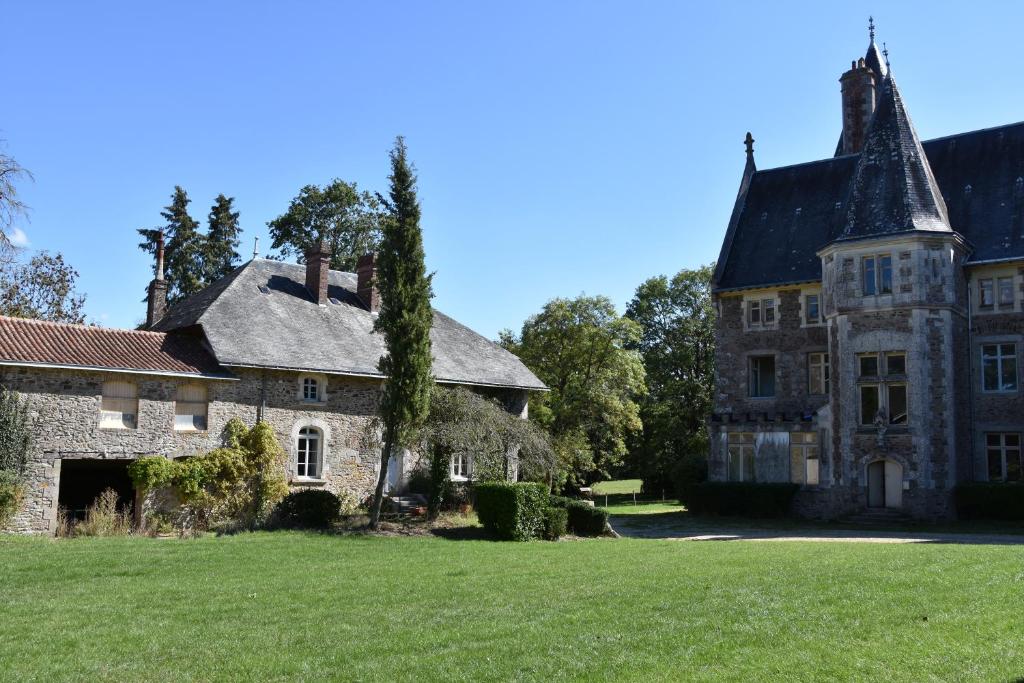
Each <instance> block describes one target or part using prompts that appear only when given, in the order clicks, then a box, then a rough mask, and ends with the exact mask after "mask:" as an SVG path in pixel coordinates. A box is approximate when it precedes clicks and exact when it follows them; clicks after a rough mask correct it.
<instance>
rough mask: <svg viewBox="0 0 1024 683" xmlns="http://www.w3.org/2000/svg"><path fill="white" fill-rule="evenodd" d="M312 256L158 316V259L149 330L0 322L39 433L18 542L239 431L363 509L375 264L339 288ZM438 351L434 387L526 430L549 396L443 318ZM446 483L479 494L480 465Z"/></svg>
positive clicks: (256, 272)
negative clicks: (255, 432)
mask: <svg viewBox="0 0 1024 683" xmlns="http://www.w3.org/2000/svg"><path fill="white" fill-rule="evenodd" d="M306 256H307V258H306V265H305V266H302V265H294V264H289V263H281V262H278V261H269V260H262V259H254V260H252V261H249V262H248V263H246V264H245V265H243V266H241V267H239V268H238V269H236V270H235V271H234V272H232V273H231V274H230V275H228V276H226V277H224V278H222V279H221V280H219V281H217V282H215V283H213V284H212V285H210V286H209V287H207V288H206V289H204V290H203V291H201V292H199V293H198V294H196V295H195V296H193V297H191V298H189V299H186V300H184V301H181V302H180V303H178V304H176V305H174V306H172V307H170V308H169V309H166V310H165V303H164V302H165V300H166V282H165V281H164V280H163V276H162V270H163V269H162V250H161V251H160V252H159V254H158V266H157V277H156V279H155V280H154V281H153V282H152V284H151V285H150V296H149V302H148V303H149V305H148V313H147V325H146V328H147V329H146V330H116V329H106V328H100V327H88V326H84V325H68V324H58V323H48V322H40V321H33V320H21V319H14V318H2V317H0V384H2V385H3V386H5V387H8V388H10V389H13V390H16V391H18V392H19V393H20V394H22V395H23V396H25V397H27V398H28V400H29V402H30V409H31V413H32V415H33V416H34V419H35V423H34V424H35V429H34V433H35V437H34V441H33V444H32V447H31V451H30V454H29V467H28V495H27V497H26V501H25V505H24V507H23V510H22V511H21V513H20V514H18V515H17V516H16V517H15V519H14V522H13V529H14V530H16V531H21V532H35V533H53V532H54V530H55V522H56V518H57V510H58V508H59V507H64V508H65V509H68V510H70V511H71V512H72V513H74V512H76V511H81V510H82V509H83V508H84V507H85V506H86V505H88V504H90V503H91V502H92V500H93V499H94V498H95V497H96V495H98V493H99V492H100V491H102V490H103V489H104V488H108V487H110V488H114V489H115V490H117V491H118V492H119V494H120V495H121V497H122V500H124V501H126V502H127V501H130V500H131V499H132V495H133V491H132V486H131V482H130V480H129V478H128V476H127V465H128V463H129V462H131V461H132V460H133V459H135V458H139V457H142V456H145V455H164V456H166V457H169V458H176V457H182V456H188V455H193V454H196V453H201V452H205V451H209V450H211V449H213V448H216V447H218V446H219V445H220V444H221V434H222V431H223V428H224V426H225V424H226V423H227V421H228V420H230V419H231V418H233V417H238V418H241V419H242V420H243V421H244V422H246V423H247V424H250V425H251V424H254V423H255V422H256V421H257V420H264V421H266V422H268V423H269V424H270V425H271V426H272V427H273V428H274V430H275V431H276V433H277V436H278V439H279V440H280V442H281V444H282V445H283V446H284V448H285V450H286V451H287V453H288V462H287V465H286V470H287V471H286V476H287V479H288V481H289V484H290V485H291V486H294V487H306V488H308V487H318V488H324V489H327V490H331V491H334V492H336V493H339V494H340V493H346V494H348V495H350V496H352V497H355V498H356V499H360V500H361V499H363V498H365V497H366V496H368V495H369V494H370V493H371V492H372V490H373V487H374V485H375V484H376V477H377V474H378V472H379V469H378V468H379V461H380V456H379V452H377V451H376V450H375V449H374V448H373V447H372V446H369V445H367V444H368V441H367V439H366V435H367V433H368V431H371V430H370V429H369V428H368V425H369V424H370V423H371V421H372V419H373V417H374V416H375V414H376V410H377V402H378V399H379V395H380V389H381V385H382V379H383V377H382V375H381V373H380V372H379V371H378V370H377V361H378V359H379V358H380V356H381V355H382V354H383V351H384V343H383V338H382V337H381V336H380V335H378V334H375V333H374V332H373V323H374V318H375V315H376V311H377V309H378V303H379V299H378V295H377V293H376V291H375V290H374V288H373V286H372V279H373V271H374V262H373V257H372V256H366V257H363V258H362V259H360V261H359V268H358V273H343V272H338V271H332V270H329V266H328V264H329V262H330V254H329V253H328V252H327V250H326V248H325V247H320V248H317V249H314V250H312V251H311V252H309V253H307V255H306ZM431 340H432V343H433V354H434V358H433V373H434V377H435V380H436V381H437V382H438V383H442V384H448V385H463V386H467V387H470V388H473V389H474V390H478V391H481V392H484V393H487V394H488V395H490V396H493V397H495V398H497V399H499V400H501V401H502V402H503V404H504V405H505V406H506V407H507V408H508V410H510V411H512V412H513V413H515V414H519V415H521V416H522V417H524V418H525V417H526V410H527V399H528V394H529V392H531V391H537V390H543V389H544V385H543V384H542V383H541V382H540V381H539V380H538V379H537V378H536V376H534V375H533V373H531V372H530V371H529V370H528V369H527V368H526V367H525V366H524V365H523V364H522V363H521V362H520V361H519V359H518V358H516V357H515V356H514V355H512V354H510V353H509V352H507V351H505V350H504V349H502V348H501V347H500V346H498V345H496V344H494V343H493V342H491V341H489V340H487V339H485V338H484V337H482V336H480V335H478V334H476V333H475V332H473V331H472V330H470V329H469V328H467V327H465V326H463V325H461V324H459V323H458V322H456V321H455V320H453V319H451V318H449V317H447V316H445V315H444V314H442V313H440V312H436V311H435V313H434V322H433V328H432V330H431ZM413 465H414V456H413V455H411V454H409V453H402V454H398V455H396V456H395V457H393V458H392V459H391V463H390V464H389V467H388V478H387V485H388V489H389V490H390V491H394V490H400V489H401V488H402V487H403V485H404V482H405V478H406V476H407V474H408V473H409V471H410V469H411V468H412V467H413ZM452 475H453V478H454V479H456V480H460V479H462V480H465V479H467V478H470V477H471V476H472V461H471V459H468V460H467V459H466V458H459V459H458V461H457V462H453V463H452Z"/></svg>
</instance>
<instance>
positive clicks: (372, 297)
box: [356, 253, 380, 313]
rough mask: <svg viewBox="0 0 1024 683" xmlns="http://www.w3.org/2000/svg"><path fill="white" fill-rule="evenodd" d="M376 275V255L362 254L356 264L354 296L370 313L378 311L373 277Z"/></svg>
mask: <svg viewBox="0 0 1024 683" xmlns="http://www.w3.org/2000/svg"><path fill="white" fill-rule="evenodd" d="M376 274H377V255H376V254H374V253H370V254H363V255H362V256H360V257H359V261H357V262H356V281H357V285H356V295H357V296H358V297H359V300H360V301H362V302H363V305H364V306H366V307H367V308H368V309H370V313H376V312H377V311H379V310H380V292H378V291H377V285H376V283H375V282H374V277H376Z"/></svg>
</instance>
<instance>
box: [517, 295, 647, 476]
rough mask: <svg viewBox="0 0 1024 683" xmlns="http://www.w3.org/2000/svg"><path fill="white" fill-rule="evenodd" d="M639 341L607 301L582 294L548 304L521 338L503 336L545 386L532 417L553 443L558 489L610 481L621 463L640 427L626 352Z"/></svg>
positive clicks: (631, 360)
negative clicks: (597, 481) (630, 438)
mask: <svg viewBox="0 0 1024 683" xmlns="http://www.w3.org/2000/svg"><path fill="white" fill-rule="evenodd" d="M639 340H640V327H639V325H637V324H636V322H634V321H633V320H630V319H629V318H625V317H622V316H619V315H618V313H616V311H615V306H614V305H613V304H612V302H611V301H610V300H609V299H608V298H606V297H603V296H585V295H584V296H579V297H577V298H575V299H561V298H559V299H553V300H551V301H549V302H548V303H547V304H546V305H545V306H544V308H543V309H542V310H541V312H540V313H538V314H537V315H534V316H532V317H530V318H529V319H527V320H526V322H525V323H523V328H522V332H521V333H520V334H519V335H514V334H513V333H512V332H510V331H507V330H506V331H504V332H502V333H501V340H500V341H501V345H502V346H504V347H505V348H506V349H508V350H509V351H511V352H512V353H515V354H516V355H517V356H519V357H520V358H521V359H522V361H523V362H524V363H525V364H526V366H527V367H529V368H530V369H531V370H532V371H533V372H534V373H535V374H536V375H537V376H538V377H539V378H540V379H541V381H543V382H544V383H545V384H546V385H547V386H548V387H549V388H550V392H547V393H535V394H533V396H532V397H531V399H530V418H531V419H532V420H534V421H535V422H537V423H538V424H540V425H541V426H543V427H544V428H545V429H547V430H548V432H549V434H551V437H552V439H553V442H554V446H555V451H556V452H557V454H558V458H559V472H558V475H557V480H556V481H555V484H556V485H559V484H567V485H569V486H571V487H577V486H583V485H585V484H588V483H591V482H593V481H595V480H597V479H606V478H609V477H611V476H612V473H613V472H614V471H615V470H616V468H617V467H618V466H619V465H620V464H621V463H622V462H623V458H624V456H625V454H626V450H627V449H626V439H627V438H628V437H629V436H630V435H631V434H633V433H635V432H638V431H639V430H640V428H641V423H640V414H639V407H638V405H637V402H636V401H637V399H638V398H639V397H641V396H642V395H643V394H644V392H645V385H644V367H643V364H642V362H641V359H640V355H639V353H638V352H637V351H636V350H634V349H633V348H632V347H633V346H635V345H636V344H637V343H638V342H639Z"/></svg>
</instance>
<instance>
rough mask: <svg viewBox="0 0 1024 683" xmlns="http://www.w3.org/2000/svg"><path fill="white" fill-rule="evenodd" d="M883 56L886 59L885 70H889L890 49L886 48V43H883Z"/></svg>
mask: <svg viewBox="0 0 1024 683" xmlns="http://www.w3.org/2000/svg"><path fill="white" fill-rule="evenodd" d="M882 56H883V57H885V68H886V69H888V68H889V48H887V47H886V46H885V43H882Z"/></svg>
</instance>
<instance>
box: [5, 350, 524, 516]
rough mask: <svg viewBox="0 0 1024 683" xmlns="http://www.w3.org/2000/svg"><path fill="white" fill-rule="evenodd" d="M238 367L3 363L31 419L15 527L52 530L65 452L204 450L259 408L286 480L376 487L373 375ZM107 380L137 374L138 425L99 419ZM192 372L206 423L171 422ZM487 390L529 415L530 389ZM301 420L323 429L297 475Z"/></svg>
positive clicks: (412, 460) (409, 462) (402, 470)
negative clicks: (229, 372)
mask: <svg viewBox="0 0 1024 683" xmlns="http://www.w3.org/2000/svg"><path fill="white" fill-rule="evenodd" d="M234 375H235V377H236V378H237V379H234V380H211V379H201V380H196V379H194V378H185V377H165V376H156V375H143V374H118V373H110V372H95V371H85V370H63V369H46V368H29V367H5V368H2V369H0V384H2V385H3V386H6V387H8V388H10V389H13V390H15V391H17V392H19V393H20V394H22V395H23V396H24V397H26V398H27V399H28V401H29V405H30V413H31V415H32V417H33V419H34V421H35V429H34V440H33V443H32V446H31V449H30V453H29V466H28V471H27V489H28V491H27V496H26V500H25V505H24V507H23V510H22V511H21V513H19V514H18V515H17V516H16V517H15V519H14V521H13V523H12V530H14V531H18V532H32V533H53V532H54V530H55V528H56V519H57V507H58V506H57V501H58V493H59V488H60V472H61V462H62V461H65V460H67V459H71V458H77V459H101V460H102V459H119V460H133V459H136V458H139V457H142V456H146V455H163V456H166V457H168V458H175V457H181V456H189V455H195V454H198V453H204V452H207V451H209V450H212V449H214V448H217V447H219V446H220V445H222V434H223V430H224V427H225V425H226V424H227V422H228V421H229V420H230V419H231V418H233V417H237V418H239V419H241V420H242V421H243V422H245V423H246V424H247V425H250V426H251V425H253V424H255V423H256V421H257V420H258V419H260V416H262V419H263V420H265V421H266V422H267V423H268V424H270V425H271V426H272V427H273V428H274V431H275V433H276V434H277V438H278V440H279V442H280V443H281V445H282V447H283V448H284V449H285V451H286V453H287V455H288V458H287V463H286V465H285V474H286V477H287V478H288V481H289V484H290V485H291V486H294V487H300V488H323V489H327V490H330V491H332V492H334V493H337V494H339V495H347V496H350V497H352V498H355V499H357V500H360V501H361V500H363V499H365V498H366V497H367V496H369V495H370V494H371V493H372V491H373V488H374V486H375V485H376V477H377V472H378V471H379V469H378V467H379V458H380V452H379V451H378V450H377V449H376V447H375V444H374V443H373V442H374V439H373V438H372V432H371V429H372V421H373V417H374V416H375V415H376V410H377V402H378V400H379V397H380V388H381V383H380V381H379V380H375V379H363V378H356V377H343V376H337V375H331V376H327V375H319V374H308V373H296V372H286V371H276V370H266V371H264V370H258V369H236V370H235V371H234ZM304 377H315V378H316V379H318V380H319V381H320V382H325V383H326V384H325V386H326V390H325V391H324V392H323V393H322V395H321V397H320V399H321V400H317V401H305V400H303V398H302V385H301V380H302V379H303V378H304ZM105 380H124V381H130V382H134V383H135V384H136V386H137V390H138V399H139V401H138V404H139V405H138V417H137V421H136V424H137V426H136V428H135V429H101V428H100V405H101V394H102V387H103V382H104V381H105ZM194 382H199V383H202V384H203V385H204V386H206V388H207V397H208V400H209V409H208V416H207V429H206V430H205V431H180V430H175V429H174V397H175V393H176V390H177V387H178V385H179V384H181V383H194ZM485 393H486V394H487V395H489V396H492V397H494V398H497V399H499V400H501V401H502V403H503V404H504V405H506V407H507V408H508V409H509V410H510V412H512V413H513V414H517V415H520V416H522V417H524V418H525V416H526V405H527V398H528V392H526V391H523V390H512V389H489V390H487V391H486V392H485ZM303 427H315V428H316V429H318V430H320V432H321V434H322V436H323V438H322V444H323V449H322V455H321V462H322V471H321V473H320V475H319V476H318V477H317V478H316V479H308V478H299V477H298V476H297V475H296V446H297V438H298V433H299V430H300V429H302V428H303ZM368 435H371V436H370V438H369V439H368V438H367V437H368ZM416 461H417V459H416V456H415V455H411V454H409V453H405V454H403V455H402V457H400V458H399V459H398V461H397V471H396V473H397V475H398V479H399V481H398V485H399V487H401V485H402V483H403V482H404V479H405V477H406V476H407V475H408V473H409V472H410V471H411V469H412V468H413V467H414V466H415V465H416Z"/></svg>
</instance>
